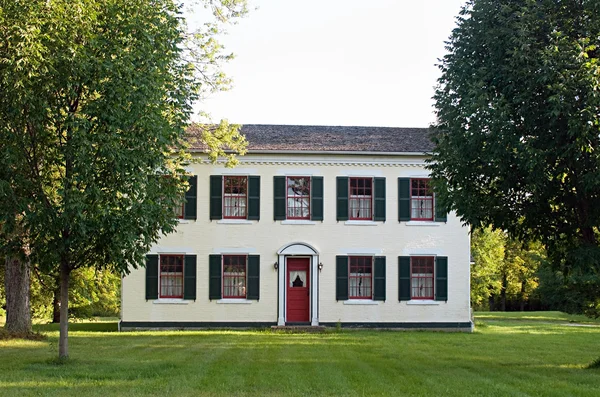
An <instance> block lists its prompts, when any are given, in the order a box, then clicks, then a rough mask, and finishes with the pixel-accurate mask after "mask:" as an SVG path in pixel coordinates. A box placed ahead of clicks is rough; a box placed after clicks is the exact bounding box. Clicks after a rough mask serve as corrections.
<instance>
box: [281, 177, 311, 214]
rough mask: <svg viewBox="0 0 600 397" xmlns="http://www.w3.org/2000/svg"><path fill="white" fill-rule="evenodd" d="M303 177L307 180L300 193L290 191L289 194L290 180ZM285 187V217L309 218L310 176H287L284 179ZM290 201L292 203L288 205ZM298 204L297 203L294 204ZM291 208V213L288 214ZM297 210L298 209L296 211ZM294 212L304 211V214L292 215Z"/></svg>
mask: <svg viewBox="0 0 600 397" xmlns="http://www.w3.org/2000/svg"><path fill="white" fill-rule="evenodd" d="M298 179H304V180H306V182H307V185H306V186H304V189H303V191H301V192H300V193H301V194H298V193H297V192H294V191H292V194H291V195H290V190H292V189H291V187H290V181H292V180H298ZM285 181H286V183H285V189H286V202H285V205H286V212H285V213H286V218H287V219H310V188H311V178H310V176H288V177H287V178H286V179H285ZM290 202H291V203H292V204H293V205H291V206H290ZM296 204H299V205H296ZM290 210H291V215H290ZM297 210H299V211H297ZM296 212H300V213H301V214H302V213H306V215H300V216H296V215H294V214H295V213H296Z"/></svg>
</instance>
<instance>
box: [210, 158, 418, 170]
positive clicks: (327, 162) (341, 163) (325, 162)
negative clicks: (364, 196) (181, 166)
mask: <svg viewBox="0 0 600 397" xmlns="http://www.w3.org/2000/svg"><path fill="white" fill-rule="evenodd" d="M238 159H239V166H248V165H302V166H350V167H378V168H381V167H414V168H423V167H424V166H425V165H426V163H425V162H424V161H398V160H396V161H385V160H381V161H351V160H275V159H272V160H270V159H269V160H268V159H256V160H250V159H247V158H246V159H241V158H238ZM198 163H199V164H207V165H209V164H212V163H211V162H210V161H209V160H200V161H198ZM216 164H219V165H223V164H225V161H221V160H219V161H217V163H216Z"/></svg>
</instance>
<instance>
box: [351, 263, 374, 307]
mask: <svg viewBox="0 0 600 397" xmlns="http://www.w3.org/2000/svg"><path fill="white" fill-rule="evenodd" d="M349 265H350V274H349V277H348V283H349V295H350V298H359V299H371V298H372V295H373V285H372V282H373V277H372V270H373V258H372V257H370V256H351V257H350V258H349Z"/></svg>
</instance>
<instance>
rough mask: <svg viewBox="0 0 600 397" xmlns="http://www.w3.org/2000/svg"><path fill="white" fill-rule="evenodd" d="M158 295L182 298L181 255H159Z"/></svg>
mask: <svg viewBox="0 0 600 397" xmlns="http://www.w3.org/2000/svg"><path fill="white" fill-rule="evenodd" d="M160 297H161V298H183V255H161V256H160Z"/></svg>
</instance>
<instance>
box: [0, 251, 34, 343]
mask: <svg viewBox="0 0 600 397" xmlns="http://www.w3.org/2000/svg"><path fill="white" fill-rule="evenodd" d="M5 264H6V273H5V275H4V277H5V280H4V284H5V292H6V324H5V325H4V327H5V328H6V330H7V331H9V332H14V333H30V332H31V307H30V303H29V280H30V266H29V265H30V264H29V261H25V262H23V261H21V260H20V259H19V258H16V257H6V260H5Z"/></svg>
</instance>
